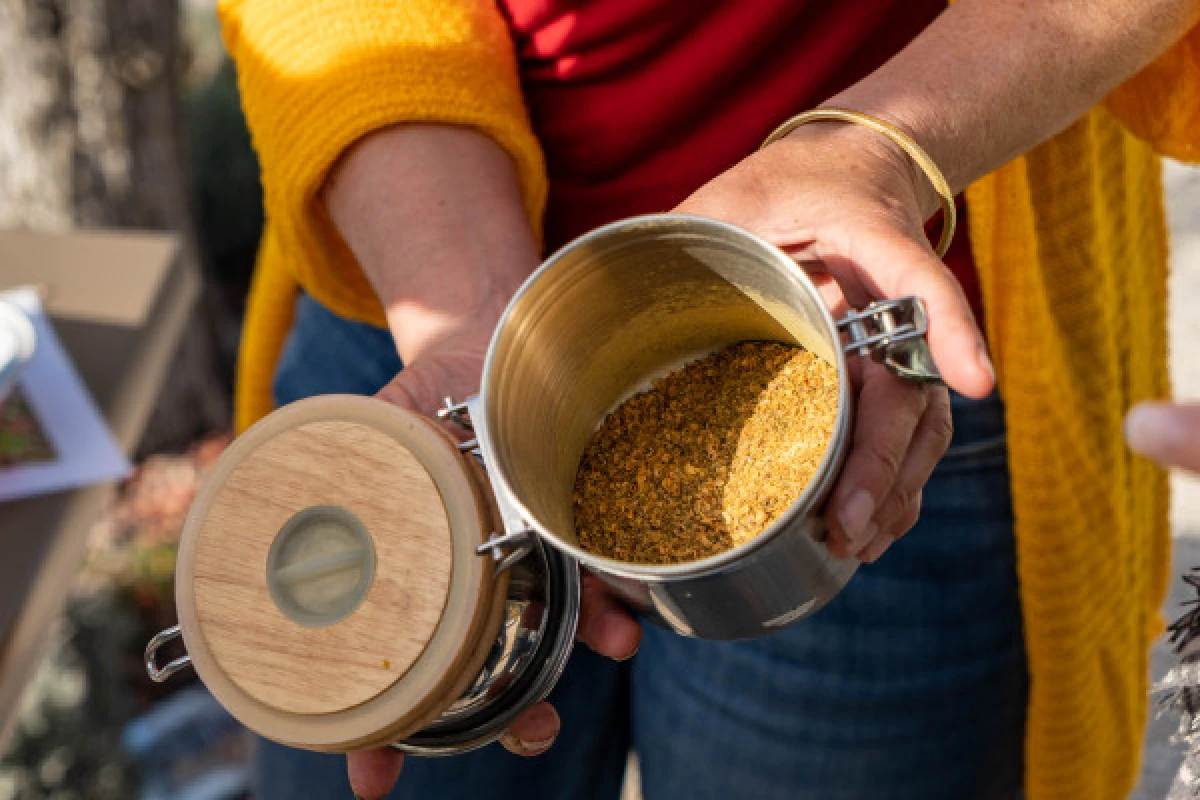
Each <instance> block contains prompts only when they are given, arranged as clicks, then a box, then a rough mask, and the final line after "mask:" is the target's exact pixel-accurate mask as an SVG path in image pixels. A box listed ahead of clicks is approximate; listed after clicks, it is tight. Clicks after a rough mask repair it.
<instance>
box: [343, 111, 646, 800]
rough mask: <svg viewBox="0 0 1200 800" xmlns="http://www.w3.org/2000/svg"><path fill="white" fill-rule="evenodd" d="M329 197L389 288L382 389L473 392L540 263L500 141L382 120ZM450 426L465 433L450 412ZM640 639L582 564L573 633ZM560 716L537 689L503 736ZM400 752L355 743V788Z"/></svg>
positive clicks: (536, 744) (410, 393)
mask: <svg viewBox="0 0 1200 800" xmlns="http://www.w3.org/2000/svg"><path fill="white" fill-rule="evenodd" d="M325 201H326V206H327V208H328V209H329V214H330V217H331V218H332V219H333V221H334V224H335V225H337V227H338V230H339V231H340V232H341V234H342V236H343V237H344V238H345V239H346V242H347V244H349V245H350V248H351V249H352V250H353V251H354V254H355V256H357V258H358V261H359V263H360V264H361V265H362V268H363V271H364V272H365V273H366V274H367V277H368V278H369V279H370V280H371V283H372V285H373V286H374V287H375V290H376V293H377V294H378V295H379V298H380V300H381V301H382V302H383V305H384V308H385V309H386V312H387V319H388V325H389V328H390V329H391V332H392V337H393V338H394V339H395V341H396V349H397V351H398V352H399V354H400V358H401V360H402V361H403V363H404V370H403V371H402V372H400V373H399V374H398V375H397V376H396V377H395V378H394V379H393V380H392V381H391V382H390V383H389V384H388V385H387V386H385V387H383V389H381V390H380V391H379V395H378V396H379V397H380V398H382V399H384V400H387V401H388V402H391V403H394V404H396V405H398V406H400V407H401V408H406V409H409V410H411V411H416V412H418V413H421V414H425V415H427V416H430V417H434V416H435V415H436V413H437V410H438V409H439V408H440V407H441V405H442V400H443V398H445V397H447V396H449V397H453V398H455V399H458V400H463V399H465V398H467V397H469V396H470V395H473V394H475V393H476V392H477V391H478V390H479V379H480V375H481V373H482V371H483V357H484V354H485V352H486V351H487V345H488V341H489V340H490V338H491V335H492V331H493V330H494V329H495V327H496V323H497V322H498V321H499V319H500V315H501V314H502V313H503V312H504V308H505V307H506V305H507V304H508V300H509V298H510V297H512V295H513V293H514V292H516V290H517V287H518V286H520V285H521V282H522V281H523V280H524V279H525V277H526V276H527V275H528V274H529V273H530V272H531V271H532V270H533V268H534V267H535V266H537V263H538V251H537V243H536V242H535V241H534V237H533V233H532V231H531V230H530V228H529V224H528V222H527V221H526V219H525V212H524V210H523V208H522V206H521V198H520V192H519V190H518V188H517V180H516V175H515V173H514V171H513V165H512V162H511V161H510V160H509V158H508V156H507V155H506V154H505V152H504V151H503V150H501V149H500V147H499V146H497V145H496V144H495V142H493V141H492V140H490V139H488V138H487V137H486V136H484V135H482V134H480V133H478V132H475V131H473V130H470V129H467V128H455V127H444V126H437V125H409V126H400V127H396V128H389V129H386V130H383V131H379V132H377V133H374V134H372V135H371V136H368V137H367V138H365V139H363V140H362V141H361V142H359V143H358V144H357V145H355V146H354V147H353V148H352V149H351V150H350V151H349V152H348V153H347V154H346V155H345V156H343V158H342V160H341V162H340V163H339V164H338V166H337V167H336V169H335V171H334V173H333V174H332V175H331V176H330V179H329V181H327V183H326V192H325ZM346 357H347V358H353V357H354V354H353V353H347V354H346ZM446 427H447V429H448V430H450V431H452V432H453V433H456V434H458V435H462V434H463V433H464V432H463V431H461V430H456V429H455V426H454V425H453V423H446ZM640 639H641V628H640V627H639V625H638V623H637V622H636V621H635V620H634V619H633V617H632V616H630V614H629V612H627V611H625V610H624V609H623V608H622V607H621V606H620V605H619V604H618V603H617V602H616V601H615V600H614V599H613V598H612V596H611V595H610V594H609V593H608V591H607V590H606V589H605V588H604V587H603V585H602V584H600V583H599V582H598V581H596V580H595V579H593V578H590V577H585V578H584V586H583V596H582V601H581V606H580V616H579V640H580V641H582V642H583V643H585V644H587V645H588V646H589V647H591V648H592V649H593V650H595V651H596V652H597V653H600V654H601V655H606V656H609V657H610V658H615V659H626V658H629V657H630V656H632V655H633V653H634V652H635V651H636V650H637V646H638V641H639V640H640ZM558 726H559V720H558V715H557V714H556V713H555V711H554V709H553V708H551V707H550V705H549V704H548V703H540V704H539V705H537V706H534V707H533V708H530V709H529V710H527V711H526V712H525V713H523V714H522V715H521V716H519V717H517V718H516V719H515V720H513V722H512V724H511V725H510V726H509V729H508V731H507V732H506V733H505V734H504V736H503V737H502V738H501V740H500V742H501V744H503V745H504V747H505V748H507V749H508V750H510V751H512V752H513V753H516V754H517V755H524V756H533V755H537V754H539V753H542V752H544V751H545V750H546V749H547V748H549V747H550V745H551V744H552V743H553V742H554V737H555V736H557V735H558ZM403 763H404V756H403V754H402V753H400V752H399V751H397V750H393V749H391V748H380V749H376V750H369V751H363V752H358V753H350V754H349V755H348V756H347V766H348V769H349V773H350V784H351V786H352V788H353V789H354V793H355V795H356V796H358V797H362V798H368V799H373V798H378V797H382V796H384V795H385V794H387V793H388V792H389V791H391V789H392V786H394V785H395V783H396V780H397V778H398V777H399V775H400V769H401V767H402V766H403Z"/></svg>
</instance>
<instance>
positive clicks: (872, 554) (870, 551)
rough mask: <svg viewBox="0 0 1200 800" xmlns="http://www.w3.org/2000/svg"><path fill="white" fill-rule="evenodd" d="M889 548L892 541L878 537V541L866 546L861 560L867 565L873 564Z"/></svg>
mask: <svg viewBox="0 0 1200 800" xmlns="http://www.w3.org/2000/svg"><path fill="white" fill-rule="evenodd" d="M891 546H892V539H890V538H887V537H880V538H879V539H876V540H874V541H872V542H871V543H870V544H869V545H867V548H866V549H865V550H864V551H863V553H862V560H863V561H865V562H867V563H868V564H874V563H875V562H876V561H878V560H879V557H880V556H881V555H883V553H884V551H886V550H887V549H888V548H889V547H891Z"/></svg>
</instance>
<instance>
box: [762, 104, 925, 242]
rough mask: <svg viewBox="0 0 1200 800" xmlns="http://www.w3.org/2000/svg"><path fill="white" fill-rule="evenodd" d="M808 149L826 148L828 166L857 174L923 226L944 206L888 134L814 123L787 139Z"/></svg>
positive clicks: (850, 124)
mask: <svg viewBox="0 0 1200 800" xmlns="http://www.w3.org/2000/svg"><path fill="white" fill-rule="evenodd" d="M784 139H785V140H787V141H791V142H803V143H804V146H805V147H806V148H821V149H826V150H827V151H828V152H829V154H830V157H829V159H828V163H833V164H839V165H840V166H841V168H842V169H845V170H849V171H852V172H853V173H856V174H857V175H856V177H858V178H859V180H862V181H864V182H867V183H869V184H870V186H871V188H872V190H873V191H875V192H876V193H878V194H879V196H881V197H888V198H891V199H892V200H893V201H895V202H897V203H899V204H900V205H901V206H902V207H903V208H904V209H906V210H907V212H908V213H909V214H911V215H912V217H913V220H914V222H916V223H918V225H923V224H924V223H925V222H926V221H928V220H929V218H930V217H932V216H933V215H934V213H935V212H937V211H938V210H939V209H940V208H941V207H942V203H941V200H940V198H939V196H938V193H937V192H936V191H935V190H934V188H933V184H932V183H931V182H930V180H929V178H927V177H926V175H925V173H924V172H923V171H922V170H921V168H920V167H919V166H918V165H917V163H916V162H915V161H914V160H913V159H912V158H911V157H910V156H909V154H908V153H907V152H905V150H904V148H902V147H901V146H900V145H898V144H897V143H896V142H895V141H893V140H892V139H891V138H889V137H888V136H887V135H885V134H883V133H880V132H878V131H875V130H871V129H870V128H867V127H865V126H863V125H858V124H855V123H853V122H849V121H843V120H832V119H831V120H824V119H822V120H814V121H811V122H808V123H806V124H803V125H800V126H799V127H797V128H796V129H795V130H793V131H791V132H790V133H788V134H787V136H785V137H784Z"/></svg>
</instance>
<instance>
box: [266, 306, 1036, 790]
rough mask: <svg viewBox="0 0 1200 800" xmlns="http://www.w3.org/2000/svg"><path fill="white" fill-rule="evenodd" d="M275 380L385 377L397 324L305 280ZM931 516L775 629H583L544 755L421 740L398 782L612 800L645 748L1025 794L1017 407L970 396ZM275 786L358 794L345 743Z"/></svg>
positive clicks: (919, 785)
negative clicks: (603, 653) (363, 315)
mask: <svg viewBox="0 0 1200 800" xmlns="http://www.w3.org/2000/svg"><path fill="white" fill-rule="evenodd" d="M297 312H298V313H297V317H296V325H295V328H294V330H293V331H292V334H291V337H290V338H289V340H288V343H287V346H286V348H285V351H284V354H283V357H282V360H281V363H280V366H279V369H278V372H277V375H276V383H275V392H276V399H277V400H278V401H279V402H280V403H287V402H290V401H293V400H296V399H299V398H301V397H306V396H308V395H314V394H328V393H334V392H348V393H357V394H367V393H372V392H374V391H376V390H377V389H378V388H379V387H380V386H382V385H383V384H384V383H385V382H387V381H388V380H390V379H391V378H392V377H393V376H394V375H395V373H396V372H397V371H398V370H399V369H400V368H401V364H400V361H399V359H398V358H397V356H396V353H395V349H394V346H393V344H392V340H391V337H390V336H389V334H388V333H387V332H385V331H381V330H378V329H374V328H371V327H368V326H364V325H358V324H355V323H351V322H347V321H345V320H343V319H340V318H338V317H335V316H334V315H332V314H330V313H329V312H328V311H326V310H325V309H324V308H322V307H321V306H319V305H318V304H317V303H315V302H314V301H312V300H311V299H309V298H301V300H300V301H299V302H298V307H297ZM954 422H955V432H954V440H953V443H952V446H951V450H950V452H949V453H948V454H947V456H946V458H945V460H944V461H943V462H942V463H941V465H939V466H938V468H937V470H936V472H935V473H934V476H933V478H932V480H931V481H930V482H929V484H928V485H927V486H926V488H925V494H924V506H923V511H922V514H921V520H920V522H919V523H918V524H917V526H916V527H915V528H913V530H912V531H910V532H909V533H908V534H907V535H906V536H904V537H903V538H902V539H901V540H900V541H899V542H898V543H896V545H894V546H893V547H892V548H891V550H890V551H889V552H888V553H887V555H886V556H885V557H884V558H882V559H881V560H880V561H879V563H877V564H872V565H865V566H863V567H862V569H860V570H859V572H858V574H857V575H856V576H855V578H854V579H853V580H852V581H851V582H850V583H849V585H848V586H847V587H846V588H845V589H844V590H843V591H842V593H841V594H840V595H838V597H837V598H835V599H834V601H833V602H832V603H830V604H829V605H828V606H827V607H826V608H824V609H822V610H821V611H820V612H819V613H817V614H816V615H814V616H813V617H812V618H810V619H808V620H806V621H804V622H801V623H799V624H796V625H793V626H792V627H790V628H787V629H785V630H782V631H780V632H779V633H777V634H774V635H772V636H768V637H765V638H762V639H755V640H751V641H745V642H704V641H697V640H695V639H687V638H684V637H680V636H677V635H675V634H672V633H669V632H667V631H665V630H662V629H660V628H657V627H655V626H652V625H651V626H647V628H646V632H645V638H644V639H643V641H642V645H641V649H640V650H639V652H638V654H637V656H636V657H634V658H633V659H632V661H631V662H629V663H625V664H617V663H614V662H611V661H607V660H605V659H602V658H599V657H597V656H596V655H594V654H593V653H591V652H590V651H588V650H587V648H586V647H582V646H580V647H577V648H576V651H575V654H574V655H573V656H572V659H571V663H570V665H569V666H568V667H567V670H566V673H565V674H564V675H563V678H562V680H561V681H560V683H559V684H558V686H557V687H556V689H555V691H554V693H553V695H552V696H551V700H552V701H553V702H554V704H555V706H556V707H557V708H558V711H559V714H560V715H561V716H562V721H563V726H562V733H561V735H560V736H559V738H558V741H557V742H556V743H555V745H554V747H553V748H551V750H550V751H549V752H548V753H547V754H545V755H543V756H541V757H538V758H534V759H523V758H518V757H516V756H513V755H510V754H508V753H507V752H505V751H504V750H503V749H501V748H500V747H499V746H497V745H492V746H489V747H486V748H484V749H482V750H479V751H476V752H474V753H471V754H467V755H463V756H456V757H453V758H442V759H436V758H433V759H428V758H426V759H422V758H411V757H410V758H409V759H408V760H407V762H406V764H405V767H404V774H403V775H402V776H401V779H400V785H399V786H398V787H397V788H396V790H395V791H394V792H393V793H392V794H391V795H390V798H421V799H422V800H430V799H431V798H438V800H457V799H458V798H461V799H462V800H468V799H469V800H483V799H492V798H494V799H496V800H507V799H508V798H512V800H543V798H545V799H546V800H552V799H554V800H556V799H558V798H561V799H562V800H586V799H587V798H596V799H597V800H615V799H616V798H617V797H618V796H619V792H620V786H621V780H622V775H623V773H624V770H625V763H626V758H627V753H628V751H629V750H630V748H633V749H634V750H635V751H636V752H637V755H638V760H639V765H640V768H641V777H642V787H643V794H644V797H645V798H646V800H665V799H667V798H688V799H689V800H703V798H721V799H722V800H725V798H751V799H752V800H771V799H772V798H787V800H806V799H807V798H813V800H816V799H817V798H819V799H820V800H865V799H866V798H871V799H872V800H889V799H891V798H895V799H896V800H900V799H901V798H903V799H904V800H908V798H912V799H913V800H917V799H918V798H919V799H920V800H940V799H941V798H944V799H945V800H964V798H971V799H972V800H984V799H988V798H996V799H997V800H999V799H1000V798H1005V799H1007V800H1011V799H1013V798H1018V797H1020V795H1021V783H1022V776H1023V770H1022V753H1023V740H1024V723H1025V704H1026V700H1027V695H1028V679H1027V674H1026V666H1025V651H1024V642H1023V639H1022V633H1021V617H1020V607H1019V604H1018V599H1017V579H1016V565H1015V553H1014V543H1013V533H1012V529H1013V525H1012V511H1011V500H1010V497H1009V481H1008V469H1007V454H1006V449H1005V444H1004V441H1005V440H1004V415H1003V408H1002V406H1001V404H1000V401H999V400H998V399H997V398H994V397H993V398H991V399H988V400H984V401H969V400H965V399H963V398H959V397H956V398H954ZM257 767H258V776H259V782H260V786H259V792H260V794H259V796H260V797H261V798H262V799H263V800H283V799H284V798H287V800H305V798H322V799H323V798H335V797H349V789H348V788H347V786H348V785H347V782H346V777H345V762H344V759H343V758H341V757H338V756H326V755H318V754H314V753H307V752H302V751H298V750H291V749H288V748H285V747H281V746H279V745H276V744H272V743H269V742H262V743H261V746H260V747H259V749H258V764H257Z"/></svg>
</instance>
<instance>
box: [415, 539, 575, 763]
mask: <svg viewBox="0 0 1200 800" xmlns="http://www.w3.org/2000/svg"><path fill="white" fill-rule="evenodd" d="M481 557H489V556H487V555H485V556H481ZM510 569H511V577H510V579H509V589H508V601H507V605H506V609H505V615H504V622H503V624H502V625H501V627H500V630H499V631H498V633H497V636H496V640H495V643H494V644H493V645H492V650H491V652H490V653H489V654H488V657H487V661H486V663H485V664H484V668H483V669H482V670H481V671H480V673H479V676H478V677H477V678H476V679H475V682H474V683H473V684H472V685H471V688H469V689H468V690H467V691H466V692H465V693H464V694H463V696H462V697H460V698H459V699H458V701H457V702H455V703H454V705H452V706H451V707H450V708H449V709H447V710H446V711H445V712H444V713H443V714H442V715H441V716H440V717H439V718H438V719H437V720H436V721H435V722H433V723H432V724H430V725H429V726H428V727H426V728H425V729H424V730H422V731H421V732H420V733H418V734H416V735H414V736H411V737H409V738H407V739H405V740H404V741H401V742H397V743H396V744H395V745H393V746H394V747H396V748H397V749H399V750H404V751H405V752H410V753H419V754H421V755H453V754H455V753H464V752H467V751H469V750H474V749H475V748H477V747H482V746H483V745H486V744H488V743H490V742H493V741H495V740H496V739H498V738H499V737H500V734H502V733H503V732H504V730H505V728H507V726H508V723H509V722H511V721H512V719H513V718H514V717H516V716H517V714H519V713H521V712H522V711H524V710H525V709H527V708H529V707H530V706H532V705H534V704H535V703H538V702H541V701H542V700H544V699H545V698H546V696H547V695H548V694H550V690H551V689H553V688H554V684H556V683H557V682H558V679H559V677H560V676H561V675H562V671H563V669H565V668H566V665H567V659H568V658H569V657H570V655H571V649H572V647H573V646H574V642H575V628H576V624H577V622H578V618H579V597H580V586H579V568H578V566H577V565H576V564H575V562H574V560H572V559H570V558H567V557H564V556H563V555H562V554H561V553H557V552H555V551H554V550H551V549H549V548H547V547H546V546H545V545H544V544H542V543H541V542H540V541H538V540H536V539H534V540H533V548H532V551H531V552H530V553H529V555H527V556H526V557H525V558H523V559H521V560H520V561H518V562H516V563H515V564H513V565H512V567H511V568H510Z"/></svg>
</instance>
